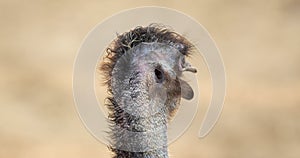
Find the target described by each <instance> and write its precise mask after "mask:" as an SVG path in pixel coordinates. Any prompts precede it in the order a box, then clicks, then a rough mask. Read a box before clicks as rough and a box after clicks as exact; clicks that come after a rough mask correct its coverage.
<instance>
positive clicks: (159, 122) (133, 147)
mask: <svg viewBox="0 0 300 158" xmlns="http://www.w3.org/2000/svg"><path fill="white" fill-rule="evenodd" d="M112 101H113V102H112V103H113V106H114V107H113V113H112V114H113V119H111V120H112V121H113V122H112V125H111V138H112V142H111V145H112V146H111V150H112V151H113V153H114V155H115V156H114V158H168V149H167V119H168V118H167V109H166V108H163V109H161V110H160V111H158V112H156V113H155V114H153V115H150V116H147V117H139V116H133V115H130V114H128V113H126V112H125V111H124V110H123V109H122V108H120V107H119V106H118V105H117V103H116V102H115V101H114V100H112ZM111 116H112V115H111Z"/></svg>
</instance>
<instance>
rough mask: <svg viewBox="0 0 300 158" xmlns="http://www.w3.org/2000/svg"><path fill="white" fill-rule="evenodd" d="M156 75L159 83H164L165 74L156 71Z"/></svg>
mask: <svg viewBox="0 0 300 158" xmlns="http://www.w3.org/2000/svg"><path fill="white" fill-rule="evenodd" d="M154 74H155V77H156V82H157V83H162V82H163V81H164V74H163V72H162V71H161V70H159V69H155V70H154Z"/></svg>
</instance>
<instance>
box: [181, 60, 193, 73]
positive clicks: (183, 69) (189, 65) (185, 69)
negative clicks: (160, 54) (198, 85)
mask: <svg viewBox="0 0 300 158" xmlns="http://www.w3.org/2000/svg"><path fill="white" fill-rule="evenodd" d="M181 71H182V72H183V71H189V72H192V73H197V69H196V68H193V67H192V66H191V64H190V63H188V62H186V63H184V65H183V66H182V69H181Z"/></svg>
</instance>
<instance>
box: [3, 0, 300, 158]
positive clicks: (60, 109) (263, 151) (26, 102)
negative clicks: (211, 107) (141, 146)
mask: <svg viewBox="0 0 300 158" xmlns="http://www.w3.org/2000/svg"><path fill="white" fill-rule="evenodd" d="M141 5H159V6H166V7H171V8H174V9H178V10H180V11H183V12H185V13H187V14H189V15H190V16H192V17H194V18H195V19H197V20H198V21H199V22H200V23H201V24H203V25H204V26H205V27H206V28H207V29H208V31H209V32H210V33H211V35H212V36H213V38H214V39H215V41H216V43H217V44H218V46H219V48H220V50H221V53H222V56H223V58H224V63H225V66H226V72H227V97H226V102H225V107H224V110H223V113H222V115H221V118H220V120H219V122H218V124H217V126H216V127H215V129H214V130H213V131H212V132H211V133H210V135H209V136H208V137H206V138H204V139H198V138H197V134H198V129H199V127H200V123H201V120H202V118H203V116H204V112H205V110H206V109H207V101H208V99H209V97H208V96H209V95H206V94H204V98H205V96H206V99H204V100H203V102H202V103H201V106H200V109H199V113H198V114H197V117H196V118H195V120H194V121H193V124H192V126H191V127H190V128H189V130H188V132H187V133H186V134H185V135H183V136H182V137H181V138H180V139H179V140H177V141H176V142H175V143H173V144H172V145H171V146H170V154H171V155H172V156H171V157H174V158H183V157H193V158H194V157H195V158H198V157H206V158H254V157H255V158H299V157H300V150H299V147H300V37H299V35H300V20H299V19H300V1H298V0H272V1H271V0H262V1H252V0H240V1H233V0H210V1H196V0H195V1H190V0H186V1H176V0H172V1H170V0H164V1H157V0H152V1H140V0H139V1H138V0H136V1H133V0H124V1H116V0H112V1H68V0H63V1H45V0H41V1H33V0H28V1H15V0H9V1H8V0H7V1H3V0H1V1H0V19H1V20H0V28H1V29H0V74H1V77H0V96H1V97H0V98H1V99H0V157H1V158H41V157H42V158H50V157H53V158H66V157H72V158H79V157H104V158H108V157H110V153H109V152H108V150H107V149H106V147H105V145H103V144H101V143H99V142H98V141H96V140H95V139H94V138H93V137H92V136H91V135H90V134H89V133H88V132H87V131H86V130H85V128H84V126H83V125H82V123H81V121H80V119H79V117H78V115H77V112H76V110H75V106H74V102H73V98H72V67H73V62H74V59H75V57H76V52H77V49H78V48H79V46H80V44H81V42H82V40H83V39H84V37H85V35H86V34H87V33H88V31H90V30H91V29H92V28H93V27H94V26H95V25H96V24H97V23H98V22H100V21H102V20H103V19H104V18H106V17H109V16H111V15H112V14H114V13H116V12H119V11H120V10H123V9H128V8H132V7H137V6H141ZM120 22H121V21H120ZM205 82H208V81H204V83H205ZM202 84H203V83H202ZM204 85H205V84H204ZM205 88H208V87H205V86H204V87H203V89H205Z"/></svg>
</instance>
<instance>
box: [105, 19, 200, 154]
mask: <svg viewBox="0 0 300 158" xmlns="http://www.w3.org/2000/svg"><path fill="white" fill-rule="evenodd" d="M193 49H194V46H193V45H192V44H191V43H190V42H189V41H188V40H187V39H186V38H184V37H183V36H182V35H180V34H178V33H176V32H174V31H173V30H171V29H169V28H166V27H164V26H161V25H158V24H151V25H149V26H146V27H143V26H138V27H136V28H134V29H132V30H130V31H129V32H125V33H123V34H120V35H117V38H116V39H115V40H114V41H113V42H112V43H111V44H110V45H109V46H108V48H107V49H106V55H105V56H104V58H103V61H102V63H101V66H100V68H99V69H100V72H101V73H102V74H103V76H104V79H105V81H104V84H105V85H106V86H107V90H108V93H109V97H107V98H106V106H107V108H108V110H109V118H108V121H109V125H110V131H109V136H110V145H109V147H108V148H109V149H110V150H111V151H112V153H113V157H114V158H168V157H169V156H168V146H167V123H168V121H170V119H171V118H172V117H173V116H174V115H175V113H176V111H177V109H178V107H179V105H180V100H181V98H184V99H187V100H190V99H192V98H193V96H194V92H193V89H192V88H191V86H190V85H189V84H188V83H187V82H186V81H184V80H182V79H181V77H182V75H183V72H185V71H189V72H193V73H196V71H197V70H196V69H195V68H193V67H192V66H191V65H190V64H189V63H188V62H187V61H186V60H185V57H187V56H189V55H190V54H191V52H192V50H193Z"/></svg>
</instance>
